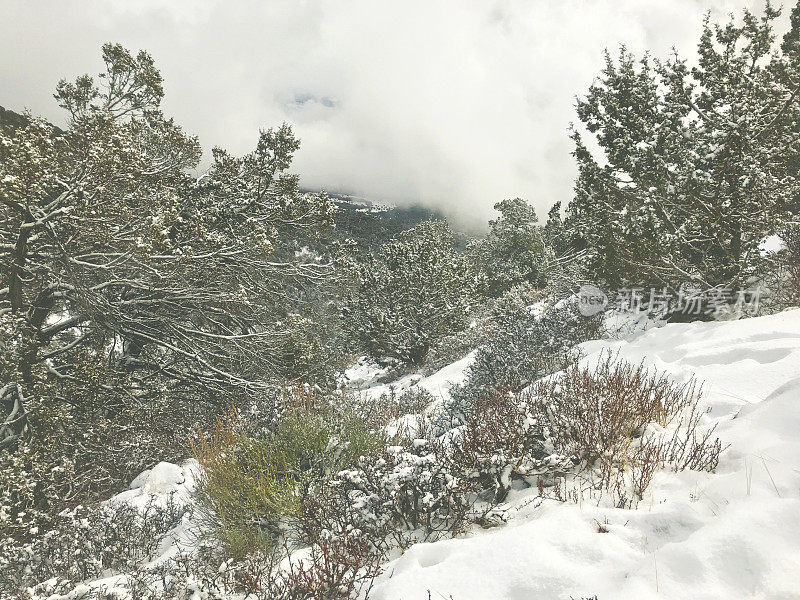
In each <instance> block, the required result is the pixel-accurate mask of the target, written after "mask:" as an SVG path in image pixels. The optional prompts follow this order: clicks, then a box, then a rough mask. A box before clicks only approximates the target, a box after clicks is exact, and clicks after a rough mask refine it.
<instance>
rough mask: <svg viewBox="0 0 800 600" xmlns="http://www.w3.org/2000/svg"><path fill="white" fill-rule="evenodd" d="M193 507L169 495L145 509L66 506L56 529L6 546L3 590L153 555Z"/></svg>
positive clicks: (81, 575)
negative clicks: (31, 539)
mask: <svg viewBox="0 0 800 600" xmlns="http://www.w3.org/2000/svg"><path fill="white" fill-rule="evenodd" d="M187 510H188V509H187V507H186V506H184V505H182V504H179V503H178V502H176V501H174V499H173V498H169V499H168V500H167V502H166V503H164V504H158V503H155V502H150V503H148V504H147V505H146V506H145V507H143V508H136V507H133V506H130V505H128V504H119V505H110V504H104V505H98V506H94V507H88V508H87V507H83V506H78V507H76V508H75V509H73V510H69V511H64V512H62V513H61V514H59V515H58V517H57V520H56V526H55V527H54V528H53V529H51V530H50V531H47V532H43V533H42V535H38V536H37V537H36V538H34V540H33V541H32V542H30V543H26V544H14V545H12V544H9V545H7V546H5V547H4V548H3V550H4V552H3V556H2V557H0V589H1V588H2V587H4V586H6V587H12V586H19V587H23V586H33V585H36V584H38V583H39V582H41V581H44V580H47V579H51V578H55V579H59V580H65V579H66V580H69V581H73V582H80V581H84V580H88V579H93V578H96V577H99V576H100V575H101V574H102V573H103V572H105V571H106V570H108V569H126V568H129V567H131V566H132V565H137V564H139V563H140V562H142V561H145V560H150V559H152V558H154V557H155V556H156V555H157V551H158V549H159V547H160V545H161V543H162V541H163V540H164V539H165V537H166V536H167V534H168V533H169V531H170V530H172V529H173V528H174V527H176V526H177V525H178V524H179V523H180V522H181V520H182V519H183V517H184V515H185V514H186V512H187Z"/></svg>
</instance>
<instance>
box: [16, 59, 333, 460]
mask: <svg viewBox="0 0 800 600" xmlns="http://www.w3.org/2000/svg"><path fill="white" fill-rule="evenodd" d="M103 61H104V63H105V70H104V72H103V73H102V74H101V75H100V76H99V77H98V78H96V79H95V78H92V77H90V76H88V75H84V76H81V77H79V78H77V79H76V80H75V81H74V82H71V83H70V82H67V81H61V82H60V83H59V84H58V86H57V89H56V94H55V97H56V100H57V101H58V103H59V105H60V106H62V107H63V108H64V109H66V110H67V112H68V115H69V125H68V127H67V128H66V130H65V131H63V132H62V131H60V130H56V129H54V128H53V127H51V126H49V125H48V124H47V123H46V122H44V121H42V120H40V119H35V118H30V122H29V124H28V126H27V127H25V128H23V129H19V130H17V131H16V132H14V133H12V134H10V135H7V134H4V133H0V264H2V278H3V281H2V284H0V329H1V330H2V336H3V337H2V340H1V343H0V378H1V379H0V408H2V409H4V410H3V411H2V412H0V448H2V447H5V448H12V447H13V446H15V445H17V444H18V443H19V441H20V439H21V437H22V435H23V433H24V426H25V423H26V412H27V413H28V417H30V416H31V415H30V407H31V406H35V407H43V406H44V407H47V406H50V407H52V406H62V407H68V409H69V410H68V412H69V411H72V412H71V414H72V415H73V417H75V418H78V417H80V418H85V415H86V414H87V413H88V412H89V408H90V407H89V405H88V404H87V403H90V404H91V409H92V410H95V411H98V412H99V413H102V415H103V416H104V417H105V418H112V419H113V418H114V415H117V414H119V413H120V412H121V411H122V410H124V407H126V406H130V404H136V405H138V406H140V407H144V408H145V412H146V410H147V407H149V406H155V405H156V404H157V403H158V402H162V401H165V400H168V401H170V402H183V404H180V406H184V407H191V406H193V405H197V404H201V403H209V402H210V403H217V404H218V405H227V404H228V403H230V402H232V401H234V400H237V399H243V398H252V397H257V396H259V395H260V394H262V393H264V391H265V390H266V389H268V386H269V381H270V377H271V376H274V375H276V374H278V373H280V368H281V360H282V356H284V355H285V352H284V350H283V349H282V344H283V342H284V341H286V340H288V339H290V338H291V337H292V332H291V331H289V330H288V328H287V323H288V321H287V320H286V319H285V318H284V317H285V316H286V315H287V313H288V312H289V311H288V310H287V309H288V308H289V307H287V304H290V303H292V302H293V300H295V299H296V298H297V295H298V293H297V289H298V288H302V287H303V286H307V285H316V284H318V283H321V282H322V281H324V279H325V278H326V277H327V275H328V273H329V271H330V267H329V266H328V265H327V264H322V263H321V262H320V261H315V260H312V261H305V262H304V261H302V260H300V259H297V258H295V255H294V253H293V252H292V251H291V248H292V245H293V244H294V243H295V242H296V240H302V239H303V237H304V236H308V235H312V234H313V233H314V232H315V231H317V230H319V229H320V228H322V227H324V226H326V225H327V224H328V223H330V221H331V218H332V212H333V209H332V206H331V203H330V202H329V201H328V199H327V198H325V197H324V196H316V195H309V194H304V193H301V192H300V191H299V190H298V180H297V177H296V176H293V175H290V174H288V173H287V169H288V167H289V164H290V162H291V158H292V154H293V152H294V151H295V150H296V148H297V145H298V142H297V140H296V138H295V137H294V136H293V134H292V132H291V130H290V129H289V127H288V126H282V127H280V128H278V129H275V130H269V131H262V132H261V133H260V136H259V139H258V144H257V146H256V149H255V150H254V151H253V152H251V153H249V154H247V155H245V156H243V157H233V156H231V155H229V154H228V153H226V152H224V151H223V150H220V149H214V151H213V164H212V165H211V167H210V168H209V169H208V170H207V172H206V173H205V174H204V175H203V176H201V177H200V178H199V179H197V178H196V177H194V176H191V175H190V170H191V169H192V168H194V167H195V166H196V165H197V163H198V160H199V158H200V155H201V151H200V146H199V144H198V141H197V140H196V139H195V138H193V137H191V136H189V135H187V134H186V133H184V131H183V130H182V129H181V128H180V127H179V126H178V125H176V124H175V123H174V122H173V120H172V119H168V118H166V117H165V116H164V115H163V114H162V112H161V111H160V108H159V105H160V101H161V99H162V97H163V84H162V78H161V75H160V74H159V72H158V70H157V69H156V67H155V65H154V63H153V60H152V58H151V57H150V56H149V55H148V54H147V53H145V52H140V53H139V54H137V55H135V56H134V55H132V54H131V53H130V52H128V51H127V50H126V49H125V48H123V47H122V46H119V45H112V44H107V45H105V46H104V47H103ZM291 309H292V312H297V306H296V303H293V304H292V306H291ZM292 343H294V341H292ZM82 402H84V405H81V403H82ZM187 410H188V408H187ZM76 415H77V417H76ZM70 418H72V417H70ZM28 421H29V422H30V420H28ZM75 423H77V421H76V422H75ZM75 423H73V425H75ZM127 425H129V424H122V426H123V427H124V426H127ZM75 426H77V425H75ZM64 427H68V425H67V424H66V422H65V423H64ZM65 435H66V434H65ZM37 443H39V444H45V445H46V443H47V441H46V440H42V439H39V440H38V442H37Z"/></svg>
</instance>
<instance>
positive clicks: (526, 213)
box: [471, 198, 552, 298]
mask: <svg viewBox="0 0 800 600" xmlns="http://www.w3.org/2000/svg"><path fill="white" fill-rule="evenodd" d="M494 208H495V210H496V211H498V212H499V213H500V217H499V218H497V219H494V220H492V221H489V232H488V234H487V235H486V238H485V239H483V240H480V241H478V242H477V243H475V244H474V245H473V246H472V248H471V251H472V252H471V253H472V255H473V257H474V259H475V260H476V262H477V265H476V268H477V269H478V270H479V271H480V272H481V275H482V278H483V280H484V285H485V287H486V294H487V295H488V296H489V297H492V298H497V297H499V296H501V295H502V294H503V293H504V292H507V291H508V290H510V289H511V288H512V287H514V286H515V285H517V284H520V283H530V284H532V285H534V286H537V287H542V286H543V285H544V284H545V283H546V281H547V272H548V266H549V264H550V262H551V260H552V252H551V250H550V248H549V247H548V246H547V244H545V242H544V239H543V237H542V231H541V227H540V226H539V224H538V219H537V217H536V211H535V210H534V208H533V207H532V206H531V205H530V204H528V203H527V202H525V201H524V200H522V199H521V198H514V199H509V200H503V201H502V202H498V203H497V204H495V205H494Z"/></svg>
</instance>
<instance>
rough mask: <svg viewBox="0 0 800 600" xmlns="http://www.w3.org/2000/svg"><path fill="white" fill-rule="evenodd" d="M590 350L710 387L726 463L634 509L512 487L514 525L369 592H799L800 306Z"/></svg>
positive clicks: (424, 550) (405, 570)
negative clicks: (546, 497)
mask: <svg viewBox="0 0 800 600" xmlns="http://www.w3.org/2000/svg"><path fill="white" fill-rule="evenodd" d="M582 348H583V350H584V352H586V353H587V356H586V358H585V359H584V360H585V361H586V362H590V361H593V360H597V359H598V357H599V356H600V355H601V353H603V352H606V351H608V350H612V351H614V352H618V353H619V356H620V358H622V359H625V360H628V361H631V362H635V363H639V362H641V361H644V363H645V365H648V366H654V367H656V368H658V369H659V370H660V371H663V372H666V373H668V374H669V375H670V376H671V377H673V378H674V379H675V380H676V381H679V382H682V381H686V380H688V379H689V378H691V377H693V376H694V377H696V378H697V379H698V380H699V381H700V382H703V385H704V394H703V399H702V400H701V407H702V408H703V409H704V410H706V411H708V412H707V414H706V415H705V417H704V420H705V423H706V424H707V425H711V424H714V423H716V424H717V434H718V435H719V437H720V438H721V439H722V441H723V443H726V444H730V446H729V447H728V449H727V450H726V451H724V452H723V454H722V457H721V459H720V464H719V468H718V469H717V471H716V472H715V473H695V472H688V471H687V472H683V473H667V472H662V473H660V474H658V475H657V476H656V479H655V480H654V483H653V485H652V487H651V488H650V492H649V493H650V498H647V499H646V501H645V502H643V503H641V504H640V505H639V508H638V509H636V510H623V509H616V508H601V507H597V506H594V505H591V504H588V503H584V504H582V505H576V504H570V503H558V502H556V501H545V502H544V504H543V505H542V506H540V507H538V508H534V504H533V503H531V500H532V496H533V495H535V494H536V490H524V491H518V492H516V493H512V495H511V497H510V501H509V510H508V514H509V515H510V522H509V524H508V525H507V526H505V527H502V528H500V529H493V530H489V531H480V530H479V531H473V532H472V533H470V534H468V535H467V536H465V537H464V538H459V539H453V540H446V541H441V542H437V543H434V544H419V545H418V546H415V547H413V548H411V549H410V550H409V551H408V552H406V553H405V554H404V555H403V556H402V557H400V558H399V559H397V560H396V561H394V562H393V563H392V564H390V565H389V566H388V568H387V570H386V573H385V574H384V575H383V576H382V578H381V580H380V581H379V582H378V583H377V585H376V586H375V589H374V591H373V594H372V596H371V597H372V598H373V599H374V600H424V599H425V598H427V597H428V591H429V590H430V592H431V597H434V598H440V597H444V598H450V597H451V596H452V598H453V600H528V599H535V598H536V599H538V598H543V599H547V600H551V599H552V600H556V599H558V600H562V599H564V600H566V599H569V598H576V599H577V598H580V597H592V596H594V595H597V597H598V599H599V600H624V599H628V598H630V599H632V600H633V599H636V600H642V599H648V598H669V599H672V598H682V599H683V598H693V599H698V600H699V599H708V600H712V599H713V600H717V599H721V598H732V599H733V598H735V599H742V598H764V599H770V600H778V599H789V598H800V310H791V311H787V312H784V313H780V314H776V315H772V316H766V317H759V318H754V319H746V320H740V321H729V322H718V323H690V324H671V325H666V326H664V327H661V328H658V329H652V330H649V331H647V332H645V333H642V334H641V335H639V336H638V337H636V338H634V339H633V340H631V341H597V342H589V343H586V344H584V345H583V346H582ZM600 524H602V528H601V527H600V526H599V525H600ZM600 529H606V530H607V532H601V531H600Z"/></svg>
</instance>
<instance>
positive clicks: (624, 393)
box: [522, 353, 722, 503]
mask: <svg viewBox="0 0 800 600" xmlns="http://www.w3.org/2000/svg"><path fill="white" fill-rule="evenodd" d="M698 399H699V389H698V388H697V386H696V384H695V382H694V381H690V382H688V383H685V384H675V383H673V382H672V381H670V380H669V379H668V378H667V377H666V376H665V375H659V374H657V373H655V372H650V371H648V370H647V369H645V368H644V366H643V365H641V364H640V365H638V366H634V365H631V364H630V363H626V362H624V361H620V360H618V357H616V356H614V355H613V354H611V353H608V354H606V355H605V356H604V357H602V358H601V359H600V361H599V362H598V363H597V365H596V366H595V367H593V368H587V367H581V366H580V365H579V364H577V363H575V364H573V365H571V366H570V367H569V368H567V369H566V370H565V371H564V372H563V373H561V374H559V375H557V376H554V377H551V378H548V379H545V380H542V381H539V382H538V383H536V384H535V385H534V386H532V387H531V388H530V389H529V390H528V391H526V392H525V393H524V394H523V398H522V400H523V403H524V404H525V405H526V407H527V410H528V411H529V414H530V416H531V418H532V420H533V421H534V422H535V423H536V428H537V430H538V431H539V432H540V435H541V436H542V439H544V440H546V442H547V444H548V445H549V446H550V447H552V448H553V449H554V450H555V451H556V452H557V453H559V454H563V455H566V456H569V457H570V458H571V459H572V460H573V461H574V462H575V463H576V465H578V468H579V469H583V470H590V471H591V472H592V473H593V474H594V476H596V477H597V480H598V482H599V485H600V486H601V487H602V488H603V489H606V490H608V491H610V492H612V493H613V494H614V495H616V496H617V497H618V498H619V499H620V500H621V501H622V502H623V503H624V502H625V501H626V499H627V498H628V488H629V487H631V486H632V488H633V493H634V494H635V496H636V498H637V499H641V497H642V495H643V494H644V492H645V490H646V489H647V487H648V486H649V484H650V482H651V480H652V478H653V475H654V474H655V472H656V470H657V469H658V468H661V467H664V466H669V467H670V468H672V469H673V470H675V471H681V470H684V469H694V470H706V471H711V470H713V469H715V468H716V466H717V463H718V461H719V454H720V452H721V450H722V446H721V443H720V441H719V439H718V438H716V437H714V436H713V433H714V427H711V428H709V429H707V430H705V431H702V428H701V427H700V418H701V416H702V414H701V413H700V412H699V410H698V408H697V404H698Z"/></svg>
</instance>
